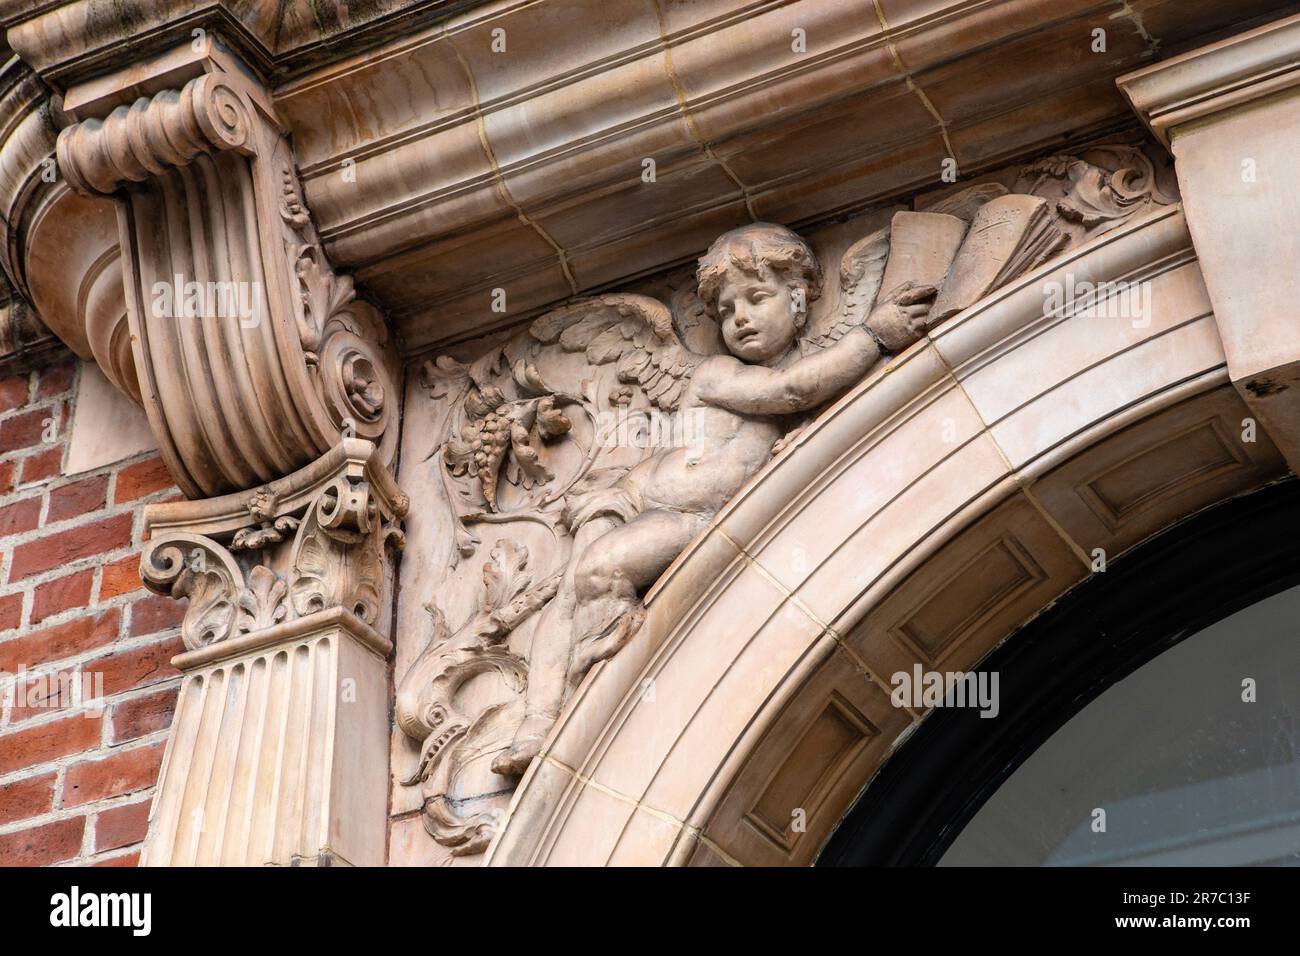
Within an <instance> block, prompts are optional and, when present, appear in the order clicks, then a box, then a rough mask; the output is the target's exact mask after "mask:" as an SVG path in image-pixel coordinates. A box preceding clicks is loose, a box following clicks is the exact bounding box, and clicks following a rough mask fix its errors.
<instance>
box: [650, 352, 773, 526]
mask: <svg viewBox="0 0 1300 956" xmlns="http://www.w3.org/2000/svg"><path fill="white" fill-rule="evenodd" d="M739 364H740V363H739V362H738V360H736V359H735V358H733V357H732V356H716V357H714V358H711V359H709V360H707V361H705V362H704V363H703V364H701V365H700V367H699V368H697V369H696V371H695V374H694V375H693V376H692V380H691V383H690V385H689V386H688V388H687V390H686V392H685V394H684V395H683V396H682V400H681V404H680V406H679V411H678V414H679V416H680V417H681V422H682V427H681V431H680V435H679V436H678V437H679V441H677V442H676V443H675V444H674V445H673V446H672V447H668V448H663V449H660V450H659V451H656V452H655V453H654V454H653V455H651V456H650V457H649V458H647V459H646V460H645V461H643V462H641V464H639V465H637V466H636V467H635V468H633V469H632V471H631V472H630V473H629V474H628V476H627V478H626V479H625V483H627V484H629V485H631V486H632V487H633V488H634V489H635V490H636V491H637V493H638V494H639V495H640V496H641V498H642V500H643V502H644V506H645V507H646V508H647V509H649V508H667V509H669V510H672V511H684V512H689V513H692V514H699V515H702V516H705V517H711V516H713V515H714V514H716V513H717V512H718V510H719V509H720V508H721V507H722V506H723V505H724V504H726V502H727V501H728V500H730V499H731V498H732V497H733V496H734V495H735V494H736V492H737V491H739V490H740V488H741V486H742V485H743V484H744V483H745V482H746V481H748V480H749V479H750V478H751V477H753V476H754V474H755V473H756V472H757V471H758V470H759V469H760V468H762V467H763V465H765V464H766V463H767V462H768V460H769V459H770V458H771V457H772V446H773V445H775V444H776V442H777V441H778V440H779V439H780V437H781V435H782V434H784V432H785V430H786V427H787V424H788V423H784V422H782V421H780V420H779V419H774V418H772V417H770V416H754V415H745V414H742V413H740V412H735V411H732V410H731V409H728V408H719V407H718V406H716V405H711V404H708V403H706V402H704V401H703V400H701V398H700V386H701V385H702V384H706V383H707V380H708V377H709V376H710V375H726V374H728V371H729V370H731V369H734V367H735V366H736V365H739Z"/></svg>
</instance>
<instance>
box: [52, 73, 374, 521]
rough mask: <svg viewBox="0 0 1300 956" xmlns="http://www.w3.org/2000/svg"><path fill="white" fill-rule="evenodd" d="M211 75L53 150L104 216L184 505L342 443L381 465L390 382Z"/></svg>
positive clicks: (271, 118)
mask: <svg viewBox="0 0 1300 956" xmlns="http://www.w3.org/2000/svg"><path fill="white" fill-rule="evenodd" d="M214 55H215V54H214ZM218 65H219V64H218ZM213 70H214V71H213V72H206V73H203V74H202V75H200V76H197V77H195V78H194V79H191V80H189V81H188V82H186V83H185V84H184V85H183V86H182V87H181V88H180V89H170V90H165V91H163V92H160V93H157V94H156V95H154V96H152V97H149V98H140V99H137V100H136V101H135V102H134V103H133V104H131V105H130V106H126V105H119V106H117V107H116V108H115V109H113V110H112V112H111V113H109V115H108V116H107V117H105V118H104V119H102V120H100V119H87V120H84V121H83V122H80V123H77V124H75V125H73V126H70V127H68V128H67V129H65V130H63V131H62V132H61V133H60V135H59V139H58V151H57V152H58V162H59V168H60V170H61V171H62V172H63V175H64V176H65V177H66V178H67V180H68V182H69V184H70V185H71V186H72V187H73V188H74V189H77V190H78V191H80V192H83V193H86V194H88V195H110V196H112V197H113V198H114V199H115V201H116V202H117V204H118V218H119V223H120V226H121V230H120V231H121V233H122V235H123V236H124V245H123V250H122V269H123V275H124V280H125V286H126V294H127V313H128V320H129V323H130V330H131V339H132V344H133V348H134V360H135V369H136V372H137V374H138V376H139V385H140V397H141V399H142V400H143V403H144V406H145V410H146V412H147V413H148V415H149V420H150V424H151V426H152V428H153V431H154V434H155V436H156V437H157V439H158V442H159V448H160V451H161V453H162V456H163V458H164V460H165V461H166V463H167V466H168V468H169V470H170V471H171V473H172V475H173V476H174V477H175V478H176V480H177V483H178V484H179V485H180V487H181V489H182V490H183V491H184V492H185V493H186V494H187V495H188V496H190V497H202V496H208V495H214V494H220V493H223V492H227V491H232V490H237V489H245V488H251V487H253V486H255V485H258V484H262V483H265V482H268V481H271V480H274V479H276V478H279V477H282V476H284V475H287V474H289V473H290V472H291V471H293V470H294V469H296V468H300V467H302V466H303V465H305V464H307V463H308V462H309V461H311V460H313V459H315V458H317V457H318V456H320V455H322V454H324V453H325V452H326V451H327V450H329V449H330V448H331V447H332V446H334V445H335V444H336V443H337V442H338V440H339V437H340V436H341V435H342V434H344V433H345V432H346V433H348V434H353V435H356V436H357V437H360V438H365V439H369V440H371V441H373V442H375V444H376V445H378V446H379V449H380V453H381V457H382V458H383V459H384V461H385V462H390V461H391V460H392V455H393V452H394V449H395V447H396V432H397V429H396V426H395V424H394V423H395V422H396V420H397V415H398V409H397V406H396V403H397V401H398V398H397V392H396V389H395V386H394V382H396V381H398V377H397V375H396V374H395V371H396V368H397V366H396V356H395V353H394V351H393V349H392V347H391V345H390V343H389V341H388V336H387V333H386V331H385V327H384V323H383V321H382V319H381V317H380V316H379V314H378V313H377V312H376V311H375V310H374V309H373V308H372V307H371V306H369V305H368V304H366V303H365V302H363V301H361V300H359V299H357V298H356V295H355V293H354V290H353V287H352V280H351V279H350V278H347V277H345V276H339V275H335V274H334V272H333V271H332V270H331V269H330V267H329V264H328V263H327V262H326V260H325V256H324V253H323V251H322V249H321V245H320V240H319V237H318V236H317V233H316V230H315V228H314V226H313V225H312V222H311V217H310V215H309V214H308V212H307V209H306V207H305V205H304V202H303V197H302V193H301V189H300V185H299V182H298V177H297V173H296V171H295V168H294V164H293V156H292V152H291V150H290V147H289V143H288V139H287V137H286V133H285V130H284V128H283V127H282V125H281V124H280V122H279V121H278V119H277V118H276V116H275V113H274V110H273V109H272V107H271V105H270V101H269V99H268V97H267V96H266V94H265V91H263V90H262V89H261V88H260V87H258V86H256V85H255V84H254V83H253V82H252V81H250V80H249V79H247V78H246V77H245V76H244V75H243V74H242V73H239V72H235V71H230V72H227V71H222V70H220V69H218V68H216V66H214V67H213Z"/></svg>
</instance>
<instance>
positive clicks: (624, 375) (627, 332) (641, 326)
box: [531, 294, 707, 412]
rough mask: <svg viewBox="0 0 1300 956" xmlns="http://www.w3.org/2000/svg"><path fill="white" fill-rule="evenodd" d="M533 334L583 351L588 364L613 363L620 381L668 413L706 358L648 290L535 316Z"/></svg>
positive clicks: (569, 349)
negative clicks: (689, 345) (685, 338)
mask: <svg viewBox="0 0 1300 956" xmlns="http://www.w3.org/2000/svg"><path fill="white" fill-rule="evenodd" d="M531 333H532V336H533V338H535V339H537V341H538V342H540V343H542V344H543V345H550V344H554V343H559V345H560V347H561V348H562V349H564V351H566V352H584V353H586V358H587V361H588V362H590V363H591V364H592V365H605V364H607V363H610V362H615V363H617V366H616V375H617V377H618V380H619V381H620V382H622V383H623V384H624V385H628V386H637V387H639V388H640V389H641V391H642V392H644V394H645V397H646V399H647V400H648V401H649V402H650V403H651V404H653V405H655V406H656V407H657V408H660V409H662V410H663V411H666V412H671V411H673V410H675V409H676V408H677V405H678V403H679V402H680V401H681V398H682V395H684V394H685V392H686V388H687V386H688V385H689V384H690V379H691V374H692V373H693V372H694V371H695V369H696V367H697V366H698V365H699V364H700V362H702V361H703V360H704V359H705V358H707V356H704V355H700V354H698V353H696V352H692V351H691V350H690V349H688V348H687V347H686V345H685V344H684V343H683V342H682V340H681V339H680V338H679V337H678V334H677V330H676V329H675V328H674V327H673V317H672V312H671V311H670V310H669V308H668V306H666V305H664V304H663V303H662V302H660V301H659V300H658V299H652V298H650V297H649V296H646V295H634V294H626V295H602V296H595V297H593V298H590V299H582V300H580V301H578V302H574V303H572V304H570V305H567V306H565V307H564V308H562V309H557V310H555V311H554V312H548V313H547V314H546V315H544V316H542V317H541V318H540V319H537V320H536V321H535V322H533V324H532V327H531Z"/></svg>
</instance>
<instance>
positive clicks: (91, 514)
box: [0, 361, 183, 866]
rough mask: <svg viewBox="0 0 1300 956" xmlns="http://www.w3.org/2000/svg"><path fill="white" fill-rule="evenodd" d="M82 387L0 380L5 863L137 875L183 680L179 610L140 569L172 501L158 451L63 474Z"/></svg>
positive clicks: (47, 375)
mask: <svg viewBox="0 0 1300 956" xmlns="http://www.w3.org/2000/svg"><path fill="white" fill-rule="evenodd" d="M77 379H78V367H77V364H76V363H75V362H71V361H67V362H61V363H59V364H57V365H54V366H51V367H49V368H46V369H42V370H38V371H36V372H32V373H28V374H23V375H18V376H11V377H9V378H5V379H0V865H9V866H15V865H18V866H33V865H52V864H76V865H88V866H135V865H136V862H137V860H138V858H139V851H140V846H141V841H142V840H143V838H144V831H145V827H146V824H147V820H148V810H149V805H150V802H151V800H152V796H153V787H154V785H155V782H156V780H157V775H158V767H159V764H160V762H161V760H162V754H163V749H164V746H165V743H166V739H167V731H168V728H169V727H170V724H171V718H172V712H173V711H174V709H175V706H176V693H177V689H178V687H179V683H180V681H179V674H178V673H177V671H176V670H175V668H173V667H172V666H171V663H170V659H171V658H172V657H173V656H174V655H175V654H176V653H177V652H178V651H179V650H181V649H182V645H181V642H180V638H179V631H178V627H177V625H178V623H179V620H180V616H181V614H182V613H183V605H181V604H177V603H176V602H173V601H171V600H170V599H166V598H160V597H157V596H154V595H150V594H148V593H147V592H145V591H143V590H142V589H141V583H140V578H139V573H138V565H139V552H140V547H141V544H142V539H141V528H142V512H143V510H144V507H145V506H146V505H148V504H151V503H153V502H157V501H162V500H166V499H169V498H173V497H175V494H176V490H175V488H174V487H172V484H171V479H170V478H169V477H168V476H167V471H166V468H164V467H163V465H162V463H161V462H160V461H159V459H158V456H157V455H156V454H148V455H137V456H135V457H133V458H130V459H126V460H124V461H121V462H117V463H115V464H112V465H107V466H104V467H102V468H97V469H94V470H93V471H90V472H86V473H83V474H78V475H64V474H63V473H62V466H63V462H64V459H65V451H66V443H67V437H68V431H69V427H68V423H69V422H70V420H71V418H70V415H71V412H72V410H73V408H74V407H75V402H76V388H77ZM96 682H98V683H99V686H100V687H102V691H103V699H102V700H97V701H95V702H93V703H92V704H91V705H90V706H87V705H86V704H84V703H83V702H81V701H78V700H75V699H73V700H69V699H68V698H67V691H68V689H69V688H70V687H72V686H73V685H74V684H76V685H78V686H79V687H80V686H84V687H86V689H87V690H88V691H90V692H92V694H93V692H94V691H95V689H96ZM10 687H12V688H13V689H12V691H10V690H9V688H10Z"/></svg>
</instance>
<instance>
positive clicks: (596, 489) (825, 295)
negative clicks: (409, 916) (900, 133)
mask: <svg viewBox="0 0 1300 956" xmlns="http://www.w3.org/2000/svg"><path fill="white" fill-rule="evenodd" d="M1162 184H1163V180H1162V177H1161V175H1160V171H1159V170H1157V168H1156V167H1155V166H1153V164H1152V162H1151V160H1150V159H1149V158H1148V157H1147V155H1146V154H1145V153H1144V152H1143V151H1142V150H1141V149H1139V148H1137V147H1135V146H1130V145H1125V144H1116V145H1105V146H1099V147H1095V148H1093V149H1090V150H1088V151H1086V152H1083V153H1081V154H1079V155H1077V156H1063V155H1062V156H1052V157H1048V158H1046V159H1043V160H1040V161H1037V162H1034V163H1031V164H1028V165H1025V166H1021V167H1017V168H1014V169H1010V170H1006V171H1003V172H1002V173H1000V174H997V175H993V176H988V177H983V178H982V179H981V180H978V181H976V182H974V183H973V184H966V185H963V186H961V187H960V188H954V189H952V190H949V191H948V192H946V193H943V194H940V195H937V196H931V197H928V198H925V199H922V200H918V202H917V203H916V204H915V206H916V208H913V209H910V210H904V209H900V210H899V211H897V212H896V213H895V214H894V215H893V216H892V217H891V218H890V221H889V224H888V225H887V226H886V227H885V228H883V229H880V230H878V231H876V232H873V233H871V234H869V235H866V236H865V237H863V238H862V239H860V240H859V241H856V242H853V243H852V244H850V245H849V246H848V248H847V249H846V250H845V251H844V252H843V253H842V255H841V256H840V261H839V268H838V274H837V275H834V276H833V277H830V278H828V279H824V278H823V270H822V264H821V263H820V262H819V259H818V256H817V254H816V253H815V251H814V248H813V246H812V245H810V244H809V243H808V242H806V241H805V240H804V239H802V238H801V237H799V236H798V235H796V234H795V233H793V232H791V231H790V230H789V229H787V228H785V227H783V226H779V225H773V224H765V223H757V224H753V225H748V226H743V227H741V228H739V229H736V230H733V231H731V232H728V233H726V234H725V235H723V236H722V237H720V238H719V239H718V240H717V241H716V242H714V243H713V245H712V246H711V247H710V249H709V250H708V251H707V252H706V253H705V255H704V256H703V257H702V258H701V259H700V261H699V264H698V268H697V269H696V271H695V274H694V277H693V278H694V282H688V283H684V284H680V285H679V286H678V287H677V288H676V289H675V290H674V291H673V293H672V294H671V296H666V298H669V299H670V301H669V302H667V303H665V302H663V301H660V299H658V298H654V297H651V296H647V295H641V294H634V293H619V294H608V295H601V296H596V297H593V298H589V299H584V300H580V301H576V302H573V303H571V304H569V305H566V306H564V307H563V308H560V309H557V310H555V311H553V312H550V313H547V314H545V315H543V316H541V317H540V318H538V319H536V320H534V321H533V322H532V323H530V324H529V325H528V326H527V328H525V329H524V330H522V331H520V332H519V333H517V334H515V335H514V336H513V337H511V338H509V339H508V340H506V341H505V342H503V343H501V344H498V345H495V346H493V347H492V348H490V349H489V350H488V351H487V352H486V353H485V354H483V355H481V356H480V357H479V358H477V359H476V360H475V361H473V362H472V363H469V364H462V363H460V362H458V361H455V360H454V359H451V358H450V357H440V358H437V359H435V360H431V361H429V362H428V363H426V365H425V367H424V370H423V374H424V383H425V385H426V386H427V389H428V392H427V394H428V396H429V399H430V401H432V402H433V403H435V407H436V409H437V411H438V413H439V418H438V421H439V424H438V427H437V435H436V437H435V439H434V441H433V442H432V445H431V447H430V449H429V454H430V456H432V458H433V459H434V460H435V461H436V463H437V465H438V468H437V473H438V475H439V484H440V487H438V488H419V489H416V490H415V495H416V502H417V503H416V505H415V507H416V508H420V507H429V508H433V509H446V511H447V512H449V516H450V523H451V526H452V527H453V529H454V534H455V536H456V548H455V552H454V555H453V558H452V560H451V561H450V562H449V566H448V567H447V568H445V569H444V572H443V574H442V575H441V576H440V577H439V579H438V580H436V581H434V582H433V583H432V586H431V588H430V591H429V593H428V594H427V595H421V599H422V600H425V601H427V602H428V603H427V604H426V605H425V606H426V607H427V609H428V611H429V615H430V625H429V634H428V638H427V644H425V646H424V647H423V650H422V651H421V652H420V653H419V655H418V657H417V658H416V659H415V661H414V663H413V664H412V665H411V666H410V668H409V669H408V670H407V671H406V673H405V674H403V675H399V677H400V681H399V686H398V691H397V719H398V724H399V726H400V728H401V730H402V732H403V733H404V734H406V735H407V736H408V737H410V738H412V740H414V741H416V742H417V743H418V744H419V746H420V755H419V760H418V765H417V766H416V767H415V769H414V772H413V773H412V774H411V775H410V776H409V777H408V778H407V779H406V780H405V781H403V782H404V784H405V785H407V786H410V787H419V788H420V791H421V796H422V803H423V808H424V824H425V829H426V830H427V831H428V832H429V834H430V835H431V836H432V837H433V838H434V839H435V840H436V841H437V842H438V843H440V844H442V845H443V846H446V847H449V848H451V852H452V854H453V855H465V854H473V853H479V852H482V851H483V850H484V849H486V847H487V845H488V843H489V842H490V841H491V839H492V836H493V835H494V833H495V832H496V829H497V825H498V822H499V818H500V812H499V811H500V808H501V806H503V802H502V801H501V800H500V799H499V797H500V795H501V794H503V793H506V794H508V792H509V790H510V789H511V788H512V787H513V786H514V783H515V782H516V781H517V778H518V777H519V775H521V774H522V773H523V772H524V771H525V770H526V769H527V767H528V765H529V763H530V762H531V761H532V760H533V759H534V758H535V757H536V756H537V754H538V753H539V752H540V749H541V746H542V743H543V741H544V739H545V737H546V734H547V733H548V731H549V730H550V728H551V726H552V724H553V723H554V721H555V720H556V718H557V716H558V715H559V713H560V711H561V709H562V707H563V706H564V703H565V702H566V700H567V699H568V698H569V697H570V696H571V695H572V693H573V691H574V689H575V688H576V687H577V685H578V683H579V682H580V681H581V680H582V678H583V677H584V676H585V675H586V674H587V672H588V671H589V670H590V669H591V668H592V667H593V665H595V664H596V663H598V662H599V661H601V660H604V659H606V658H608V657H610V656H611V655H613V654H615V653H617V652H618V650H619V649H620V648H621V647H623V646H624V645H625V644H626V643H627V642H628V641H629V640H632V639H633V638H634V637H635V635H636V634H637V632H638V629H639V628H640V626H641V623H642V620H643V618H644V615H645V608H644V607H643V605H642V597H643V595H644V594H645V592H646V591H647V590H648V589H649V588H650V586H651V585H652V584H653V583H654V582H655V580H656V579H657V578H658V577H659V576H660V575H661V574H662V573H663V571H664V570H665V569H666V568H667V567H668V565H669V564H670V563H671V562H672V561H673V559H674V558H676V557H677V555H679V554H680V553H681V552H682V550H683V549H684V548H685V547H686V546H687V545H688V544H689V543H690V541H691V540H692V539H693V538H694V537H696V536H697V535H698V534H699V533H700V532H701V531H702V530H703V529H704V528H705V527H706V526H707V525H708V523H709V521H710V520H711V519H712V518H713V517H714V516H715V515H716V514H717V513H718V511H719V510H720V509H721V508H722V507H723V505H725V504H726V503H727V501H728V500H730V499H731V497H733V496H734V495H735V494H736V492H737V491H739V490H740V488H741V487H742V486H743V485H744V484H745V483H746V482H747V481H749V480H750V479H751V478H752V477H753V476H754V475H755V474H756V473H757V472H758V471H759V470H760V469H762V468H763V467H764V466H765V465H766V464H767V463H768V462H769V461H770V460H771V459H772V457H773V454H774V451H778V450H779V448H780V447H781V445H782V444H783V441H784V439H785V438H786V436H788V435H790V434H792V433H793V432H795V431H797V430H798V429H799V428H800V427H802V426H803V425H804V424H806V423H807V422H808V421H809V420H811V418H812V417H814V416H815V415H816V413H817V411H818V410H819V409H821V408H823V407H825V406H826V405H827V404H828V403H830V402H833V401H834V400H835V399H837V398H839V397H840V396H841V395H842V394H843V393H844V392H845V391H847V390H848V389H849V388H850V387H851V386H853V385H854V384H855V383H857V382H858V381H860V380H861V379H862V378H863V377H864V376H865V375H867V374H869V373H870V371H871V370H872V369H873V368H874V367H875V366H877V365H878V364H880V363H881V362H882V361H886V360H887V359H888V357H889V356H891V355H894V354H897V353H898V352H901V351H903V350H904V349H906V348H907V347H908V346H909V345H911V344H912V343H913V342H915V341H917V340H918V339H919V338H920V337H921V336H923V335H924V334H925V333H926V332H927V331H928V330H929V329H930V328H931V327H932V326H933V325H934V324H936V323H938V322H941V321H943V320H944V319H946V318H948V317H950V316H952V315H955V314H956V313H957V312H960V311H961V310H963V309H965V308H967V307H968V306H970V305H972V304H974V303H975V302H977V301H978V300H979V299H981V298H983V297H984V296H986V295H987V294H989V293H990V292H991V291H993V290H994V289H996V288H998V287H999V286H1001V285H1004V284H1006V283H1007V282H1010V281H1012V280H1014V279H1015V278H1017V277H1018V276H1020V275H1023V274H1024V273H1026V272H1028V271H1029V270H1031V269H1033V268H1035V267H1037V266H1038V265H1040V264H1042V263H1043V262H1045V261H1047V260H1048V259H1050V258H1052V257H1054V256H1057V255H1059V254H1061V253H1062V252H1064V251H1066V250H1067V249H1069V248H1071V247H1073V246H1076V245H1078V244H1080V243H1081V242H1083V241H1086V240H1087V239H1090V238H1092V237H1094V236H1096V235H1098V234H1100V233H1102V232H1104V231H1105V230H1107V229H1109V228H1113V227H1114V226H1116V225H1119V224H1120V223H1122V222H1124V221H1126V220H1127V219H1129V218H1132V217H1133V216H1135V215H1138V214H1140V213H1142V212H1143V211H1145V210H1148V209H1149V208H1150V207H1151V206H1152V205H1156V204H1165V203H1168V202H1171V201H1173V197H1172V196H1170V195H1168V194H1166V193H1165V192H1163V191H1162V189H1161V185H1162ZM841 248H843V247H842V246H841ZM422 501H423V502H425V504H423V505H422V504H421V502H422ZM451 607H455V608H456V609H457V615H456V617H457V619H455V620H449V619H448V614H447V613H445V612H444V608H451ZM403 639H405V640H412V639H418V638H416V637H415V636H414V635H404V636H403Z"/></svg>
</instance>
